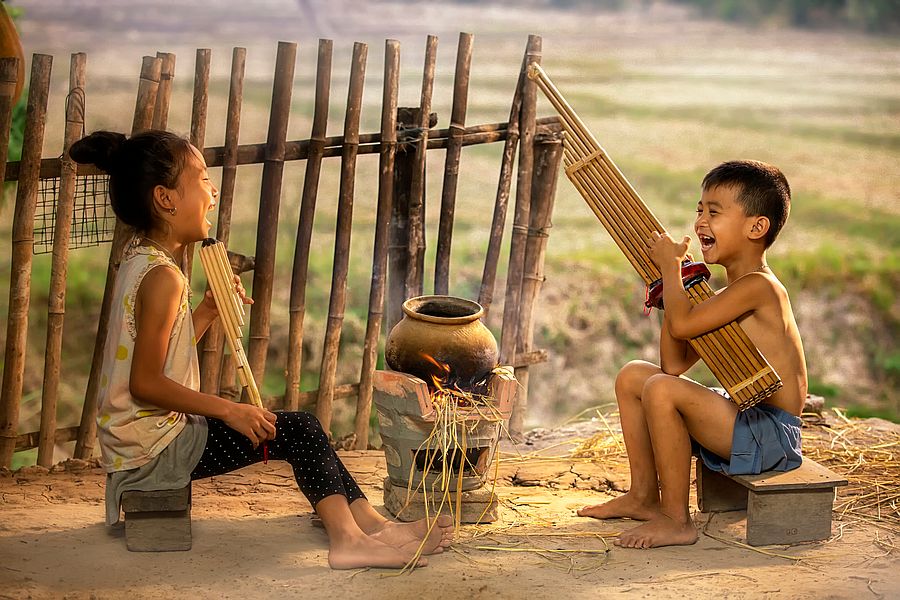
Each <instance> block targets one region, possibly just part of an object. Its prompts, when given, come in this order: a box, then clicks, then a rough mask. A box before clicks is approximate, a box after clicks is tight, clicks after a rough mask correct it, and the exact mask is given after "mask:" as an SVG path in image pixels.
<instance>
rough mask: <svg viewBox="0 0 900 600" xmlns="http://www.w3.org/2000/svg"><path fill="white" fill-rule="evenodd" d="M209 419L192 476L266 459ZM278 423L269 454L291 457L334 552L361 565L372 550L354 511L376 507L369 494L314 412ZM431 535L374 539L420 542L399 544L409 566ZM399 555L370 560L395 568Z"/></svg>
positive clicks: (282, 416) (432, 542) (438, 540)
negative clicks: (354, 507) (363, 539)
mask: <svg viewBox="0 0 900 600" xmlns="http://www.w3.org/2000/svg"><path fill="white" fill-rule="evenodd" d="M207 423H208V426H209V433H208V437H207V442H206V449H205V450H204V453H203V456H202V457H201V459H200V462H199V464H198V465H197V467H196V468H195V469H194V472H193V473H192V475H191V478H192V479H202V478H205V477H211V476H215V475H221V474H223V473H228V472H230V471H234V470H236V469H239V468H242V467H245V466H248V465H252V464H255V463H258V462H261V461H262V460H263V449H262V446H259V447H257V448H253V445H252V444H251V443H250V440H248V439H247V438H246V437H245V436H243V435H241V434H240V433H238V432H237V431H235V430H233V429H231V428H230V427H228V426H227V425H225V423H223V422H222V421H219V420H217V419H207ZM276 427H277V429H278V434H277V435H276V437H275V439H274V440H269V441H268V442H267V444H268V453H269V458H271V459H273V460H285V461H287V462H288V463H290V464H291V467H292V468H293V471H294V477H295V479H296V480H297V485H298V487H299V488H300V490H301V492H303V494H304V495H305V496H306V498H307V499H308V500H309V502H310V504H312V505H313V507H314V508H315V510H316V512H317V513H318V514H319V516H320V518H321V519H322V522H323V524H324V525H325V528H326V530H327V531H328V532H329V538H330V539H331V540H332V552H333V551H334V550H335V549H336V548H337V549H338V554H337V557H338V558H337V563H340V564H353V565H356V562H355V561H356V560H357V559H358V558H360V557H361V556H362V555H364V554H365V552H366V545H365V544H363V543H362V542H361V540H359V539H357V538H358V537H359V535H362V536H365V537H369V536H368V535H367V532H365V531H363V530H362V529H361V528H360V527H359V525H357V523H356V520H355V518H354V514H353V512H351V511H350V504H353V505H365V506H370V505H369V503H368V501H367V500H366V499H365V495H364V494H363V492H362V490H361V489H360V488H359V486H358V485H357V484H356V482H355V481H354V480H353V477H352V476H351V475H350V473H349V472H348V471H347V469H346V468H345V467H344V465H343V463H341V461H340V458H339V457H338V456H337V454H336V453H335V452H334V450H333V449H332V448H331V445H330V444H329V443H328V437H327V436H326V435H325V432H324V431H322V427H321V426H320V425H319V422H318V420H317V419H316V418H315V417H314V416H313V415H311V414H308V413H300V412H298V413H278V420H277V421H276ZM323 508H324V511H325V512H324V514H323ZM372 512H374V509H372ZM376 514H377V513H376ZM344 518H346V519H349V520H350V523H341V522H339V521H335V520H334V519H344ZM381 528H382V529H383V528H384V527H383V526H382V527H381ZM411 533H412V532H410V534H411ZM426 533H427V532H423V533H422V534H421V535H419V536H418V537H415V538H414V537H412V535H407V536H405V537H404V538H403V539H399V538H397V539H395V538H396V537H397V536H393V537H392V536H380V537H383V538H385V539H380V540H379V539H377V538H371V541H373V542H378V543H379V544H383V545H388V546H390V547H393V549H398V548H399V547H400V546H403V545H408V544H409V542H411V541H415V542H416V545H415V547H414V548H412V550H410V549H409V548H399V549H400V550H401V551H402V555H403V556H404V557H405V560H404V562H403V564H406V563H407V562H408V561H409V559H410V558H411V557H412V555H413V553H414V552H415V550H416V549H417V548H418V546H419V544H420V543H421V541H422V538H423V537H425V535H426ZM443 534H444V531H443V529H441V530H440V531H439V532H438V535H436V536H435V535H432V536H429V539H427V540H426V543H425V545H424V547H423V552H424V553H426V554H427V553H433V552H434V551H435V550H436V549H437V548H438V547H439V546H441V544H442V543H443V542H444V540H443V537H444V536H443ZM432 538H434V539H432ZM342 540H343V541H342ZM335 544H337V545H335ZM345 550H346V552H344V551H345ZM345 554H346V556H345ZM393 554H395V553H388V554H387V555H385V556H384V557H382V558H380V559H377V560H376V562H377V564H376V562H373V561H372V560H368V562H367V564H368V565H369V566H391V565H393V564H394V563H395V558H396V556H393ZM330 555H331V553H330V554H329V556H330ZM342 557H343V558H342ZM382 559H383V560H382ZM348 561H349V562H348ZM378 561H380V562H378ZM384 561H387V563H384ZM337 563H336V564H337ZM356 566H359V565H356ZM401 566H402V565H401ZM335 568H338V567H335Z"/></svg>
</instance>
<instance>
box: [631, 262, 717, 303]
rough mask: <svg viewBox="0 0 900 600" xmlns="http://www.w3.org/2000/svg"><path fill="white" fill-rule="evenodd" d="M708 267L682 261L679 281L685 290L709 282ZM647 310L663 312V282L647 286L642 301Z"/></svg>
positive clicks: (699, 263)
mask: <svg viewBox="0 0 900 600" xmlns="http://www.w3.org/2000/svg"><path fill="white" fill-rule="evenodd" d="M709 277H710V272H709V267H707V266H706V264H704V263H702V262H689V261H684V262H683V263H681V281H682V283H684V288H685V289H687V288H689V287H691V286H692V285H696V284H698V283H700V282H701V281H709ZM644 306H646V307H647V310H650V309H652V308H658V309H659V310H663V282H662V279H657V280H656V281H654V282H653V283H651V284H650V285H648V286H647V300H646V301H644Z"/></svg>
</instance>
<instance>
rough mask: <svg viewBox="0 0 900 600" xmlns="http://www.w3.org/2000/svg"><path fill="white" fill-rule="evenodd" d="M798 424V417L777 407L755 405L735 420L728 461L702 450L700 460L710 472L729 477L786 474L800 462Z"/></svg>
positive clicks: (739, 414)
mask: <svg viewBox="0 0 900 600" xmlns="http://www.w3.org/2000/svg"><path fill="white" fill-rule="evenodd" d="M800 424H801V421H800V417H796V416H794V415H792V414H791V413H789V412H787V411H784V410H782V409H780V408H778V407H777V406H771V405H769V404H757V405H756V406H751V407H750V408H748V409H747V410H744V411H741V412H738V414H737V416H736V417H735V419H734V435H733V437H732V438H731V458H730V459H729V460H726V459H724V458H722V457H720V456H718V455H716V454H714V453H712V452H710V451H709V450H707V449H706V448H700V457H701V458H702V459H703V462H704V464H706V466H707V467H708V468H710V469H711V470H713V471H719V472H721V473H727V474H729V475H756V474H757V473H762V472H763V471H790V470H791V469H796V468H797V467H799V466H800V463H801V462H802V460H803V459H802V457H801V455H800Z"/></svg>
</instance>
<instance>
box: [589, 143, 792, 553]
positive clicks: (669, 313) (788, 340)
mask: <svg viewBox="0 0 900 600" xmlns="http://www.w3.org/2000/svg"><path fill="white" fill-rule="evenodd" d="M701 188H702V194H701V197H700V201H699V203H698V204H697V218H696V221H695V222H694V232H695V233H696V234H697V237H698V239H699V241H700V249H701V251H702V252H703V259H704V261H705V262H706V263H710V264H720V265H722V266H724V267H725V271H726V273H727V279H728V287H726V288H725V289H723V290H721V291H720V292H719V293H717V295H716V296H714V297H712V298H710V299H709V300H706V301H704V302H702V303H700V304H698V305H692V303H691V301H690V300H689V299H688V296H687V294H686V293H685V291H684V286H683V285H682V282H681V269H680V264H681V261H682V260H683V259H684V258H685V256H686V255H687V250H688V246H689V244H690V238H689V237H687V236H685V238H684V239H683V240H682V241H680V242H676V241H674V240H673V239H672V238H671V237H669V235H668V234H663V235H660V234H659V233H657V232H654V233H653V235H652V236H651V239H650V240H648V242H647V243H648V247H649V248H650V251H651V256H652V257H653V260H654V261H655V262H656V264H657V265H658V266H659V268H660V270H661V271H662V280H663V301H664V304H665V307H666V309H665V311H664V313H663V314H664V317H663V323H662V330H661V333H660V341H659V350H660V366H656V365H653V364H650V363H647V362H643V361H633V362H630V363H628V364H627V365H625V367H623V368H622V370H621V371H620V372H619V375H618V377H617V378H616V399H617V401H618V404H619V414H620V416H621V421H622V432H623V435H624V438H625V447H626V450H627V451H628V462H629V465H630V467H631V489H630V490H629V491H628V493H626V494H625V495H623V496H620V497H618V498H615V499H614V500H611V501H609V502H606V503H605V504H598V505H595V506H588V507H585V508H583V509H581V510H580V511H578V514H579V515H581V516H587V517H595V518H598V519H609V518H615V517H629V518H632V519H637V520H641V521H647V522H646V523H645V524H643V525H641V526H639V527H635V528H633V529H630V530H628V531H626V532H625V533H623V534H621V535H620V536H619V538H618V540H617V541H616V544H617V545H619V546H624V547H627V548H651V547H656V546H667V545H673V544H693V543H694V542H696V541H697V529H696V528H695V527H694V524H693V522H692V521H691V516H690V512H689V510H688V494H689V490H690V480H691V476H690V466H691V438H693V439H695V440H696V441H697V442H698V443H699V444H700V445H701V446H702V447H703V449H702V451H701V456H702V459H703V460H704V462H705V463H706V464H707V466H709V467H710V468H712V469H715V470H719V471H725V472H728V473H733V474H739V473H740V474H746V473H759V472H761V471H767V470H773V469H774V470H782V471H786V470H789V469H792V468H796V467H798V466H799V465H800V461H801V459H800V418H799V415H800V411H801V409H802V408H803V402H804V399H805V398H806V388H807V381H806V360H805V358H804V355H803V345H802V343H801V341H800V334H799V332H798V331H797V324H796V322H795V321H794V315H793V313H792V312H791V305H790V300H789V299H788V295H787V292H786V291H785V289H784V287H783V286H782V285H781V283H780V282H779V281H778V279H777V278H776V277H775V275H774V274H773V273H772V271H771V269H770V268H769V266H768V265H767V264H766V249H767V248H768V247H769V246H770V245H771V244H772V242H773V241H774V240H775V238H776V236H777V235H778V232H779V231H780V230H781V227H782V226H783V225H784V222H785V221H786V220H787V216H788V212H789V210H790V187H789V186H788V182H787V179H785V177H784V175H783V174H782V173H781V171H779V170H778V169H777V168H775V167H773V166H771V165H767V164H765V163H761V162H757V161H748V160H742V161H732V162H726V163H723V164H721V165H719V166H718V167H716V168H714V169H713V170H712V171H710V172H709V173H707V175H706V177H704V179H703V183H702V186H701ZM735 320H736V321H738V323H740V325H741V327H742V328H743V329H744V331H745V332H746V333H747V335H748V336H749V337H750V339H751V340H752V341H753V342H754V343H755V344H756V347H757V348H759V350H760V352H762V354H763V356H765V357H766V359H767V360H768V361H769V364H771V365H772V367H773V368H774V369H775V371H776V372H777V373H778V374H779V376H780V377H781V379H782V381H783V382H784V387H782V388H781V389H780V390H778V391H777V392H776V393H775V394H774V395H772V396H770V397H769V398H767V399H766V401H765V402H764V403H761V404H758V405H757V406H755V407H752V408H749V409H747V410H746V411H743V412H738V409H737V407H736V406H735V405H734V404H733V403H732V402H731V401H730V400H728V399H726V398H723V397H722V396H721V395H719V394H718V393H716V392H715V391H713V390H710V389H708V388H706V387H704V386H702V385H699V384H697V383H695V382H693V381H691V380H690V379H687V378H685V377H681V375H682V373H684V372H685V371H687V370H688V369H689V368H690V367H691V366H692V365H693V364H694V363H696V362H697V360H698V356H697V354H696V353H695V352H694V350H693V349H692V348H691V347H690V345H689V344H688V342H687V340H688V339H690V338H694V337H697V336H698V335H700V334H702V333H705V332H707V331H710V330H712V329H715V328H717V327H720V326H722V325H725V324H727V323H729V322H731V321H735ZM729 457H730V458H729Z"/></svg>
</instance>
